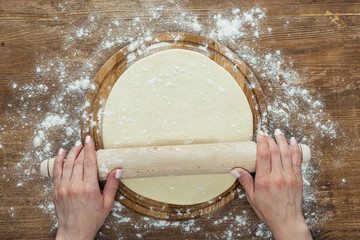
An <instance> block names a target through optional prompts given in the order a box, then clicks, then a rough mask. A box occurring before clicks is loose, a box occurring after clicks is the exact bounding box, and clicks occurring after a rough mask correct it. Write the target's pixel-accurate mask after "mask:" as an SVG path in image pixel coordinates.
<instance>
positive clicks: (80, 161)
mask: <svg viewBox="0 0 360 240" xmlns="http://www.w3.org/2000/svg"><path fill="white" fill-rule="evenodd" d="M84 155H85V153H84V148H83V149H81V152H80V153H79V156H78V157H77V158H76V160H75V165H74V171H73V174H72V176H71V180H75V181H82V180H83V177H84Z"/></svg>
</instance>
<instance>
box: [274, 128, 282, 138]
mask: <svg viewBox="0 0 360 240" xmlns="http://www.w3.org/2000/svg"><path fill="white" fill-rule="evenodd" d="M274 135H275V136H279V135H284V134H283V133H282V131H281V130H280V129H275V132H274Z"/></svg>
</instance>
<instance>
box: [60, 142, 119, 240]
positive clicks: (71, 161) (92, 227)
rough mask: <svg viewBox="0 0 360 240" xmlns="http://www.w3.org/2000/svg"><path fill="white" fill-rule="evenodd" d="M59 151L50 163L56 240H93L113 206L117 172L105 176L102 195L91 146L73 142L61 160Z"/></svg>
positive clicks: (116, 186) (63, 153)
mask: <svg viewBox="0 0 360 240" xmlns="http://www.w3.org/2000/svg"><path fill="white" fill-rule="evenodd" d="M65 155H66V153H65V151H64V150H62V149H60V150H59V153H58V155H57V156H56V158H55V162H54V189H53V198H54V203H55V209H56V214H57V217H58V220H59V227H58V231H57V234H56V239H94V237H95V235H96V233H97V231H98V230H99V228H100V227H101V226H102V225H103V223H104V221H105V219H106V217H107V216H108V215H109V213H110V211H111V209H112V207H113V206H114V198H115V194H116V190H117V188H118V186H119V178H120V175H121V170H119V169H117V170H114V171H112V172H111V174H110V175H109V177H108V179H107V182H106V185H105V187H104V191H103V193H101V191H100V187H99V183H98V177H97V161H96V155H95V145H94V142H93V140H92V139H91V138H90V136H88V137H86V140H85V146H84V147H83V146H82V144H81V143H80V142H76V144H75V146H74V147H73V148H72V149H71V150H70V152H69V153H68V155H67V158H66V161H64V160H65Z"/></svg>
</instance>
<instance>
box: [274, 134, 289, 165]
mask: <svg viewBox="0 0 360 240" xmlns="http://www.w3.org/2000/svg"><path fill="white" fill-rule="evenodd" d="M274 136H275V139H276V143H277V145H278V147H279V150H280V156H281V162H282V166H283V168H284V170H285V171H289V172H292V171H293V168H292V163H291V152H290V148H289V145H288V142H287V140H286V138H285V136H284V134H283V133H282V132H281V131H280V129H276V130H275V133H274Z"/></svg>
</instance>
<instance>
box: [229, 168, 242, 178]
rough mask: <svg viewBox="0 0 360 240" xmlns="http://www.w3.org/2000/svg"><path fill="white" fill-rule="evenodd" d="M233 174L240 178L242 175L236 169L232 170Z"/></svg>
mask: <svg viewBox="0 0 360 240" xmlns="http://www.w3.org/2000/svg"><path fill="white" fill-rule="evenodd" d="M231 174H232V175H234V177H236V178H239V177H241V175H240V173H239V172H238V171H236V169H233V170H231Z"/></svg>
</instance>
